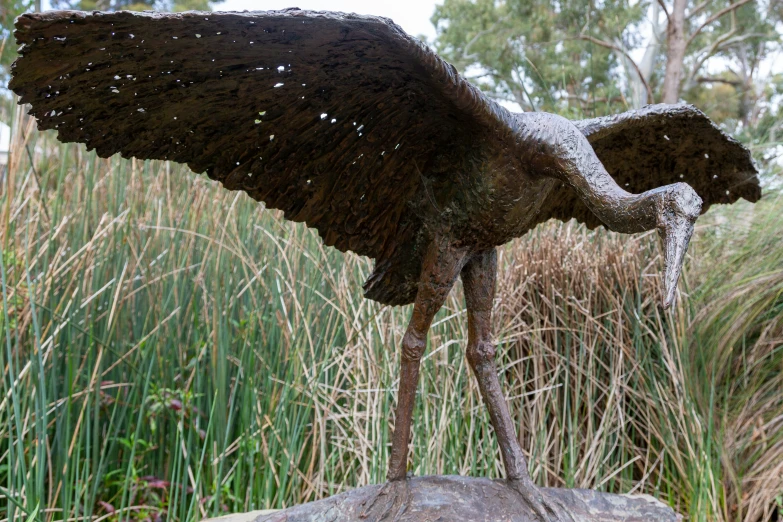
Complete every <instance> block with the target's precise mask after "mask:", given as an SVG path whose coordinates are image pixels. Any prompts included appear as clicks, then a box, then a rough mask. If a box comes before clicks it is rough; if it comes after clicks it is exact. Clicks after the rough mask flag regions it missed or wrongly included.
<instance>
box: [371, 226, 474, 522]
mask: <svg viewBox="0 0 783 522" xmlns="http://www.w3.org/2000/svg"><path fill="white" fill-rule="evenodd" d="M465 257H466V252H465V250H464V249H460V248H456V247H454V246H453V245H451V244H449V241H448V238H436V240H435V241H433V242H432V244H431V245H430V246H429V248H428V250H427V253H426V255H425V257H424V260H423V262H422V272H421V278H420V280H419V291H418V293H417V294H416V301H415V304H414V305H413V314H412V315H411V319H410V322H409V323H408V329H407V330H406V332H405V335H404V337H403V339H402V352H401V355H400V386H399V390H398V391H397V408H396V410H395V421H394V433H393V435H392V449H391V457H390V459H389V470H388V473H387V475H386V478H387V480H388V481H389V482H388V483H387V484H385V485H384V486H383V487H382V488H381V489H380V490H379V491H378V494H377V495H376V496H375V497H374V498H373V499H372V501H371V502H370V503H369V504H368V506H367V507H366V509H365V511H364V512H363V513H362V516H363V517H365V518H368V519H370V520H384V519H386V518H388V517H389V516H391V513H392V512H399V510H400V509H404V507H405V504H406V503H407V498H408V489H407V488H408V485H407V483H406V481H405V478H406V471H407V463H408V440H409V438H410V432H411V417H412V416H413V406H414V400H415V398H416V388H417V387H418V383H419V366H420V362H421V358H422V356H423V355H424V349H425V347H426V344H427V332H428V331H429V329H430V325H431V324H432V319H433V318H434V317H435V314H436V313H437V312H438V310H440V308H441V306H443V303H444V301H445V300H446V297H447V296H448V294H449V291H450V290H451V288H452V287H453V286H454V281H455V280H456V279H457V276H459V273H460V270H461V269H462V266H463V265H464V262H465ZM381 503H382V504H383V505H381Z"/></svg>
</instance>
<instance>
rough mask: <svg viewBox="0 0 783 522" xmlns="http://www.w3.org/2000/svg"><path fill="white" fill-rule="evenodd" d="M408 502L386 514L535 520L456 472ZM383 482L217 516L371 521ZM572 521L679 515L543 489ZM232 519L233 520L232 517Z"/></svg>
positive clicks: (265, 521)
mask: <svg viewBox="0 0 783 522" xmlns="http://www.w3.org/2000/svg"><path fill="white" fill-rule="evenodd" d="M409 486H410V495H409V497H408V501H407V502H405V503H404V504H401V505H399V506H396V507H395V512H393V513H392V512H390V513H388V516H387V517H385V518H388V520H390V521H391V520H393V521H395V522H434V521H439V522H451V521H453V522H472V521H476V522H538V520H537V518H536V517H535V515H534V514H533V513H532V512H531V510H530V508H529V507H528V506H527V504H525V503H524V502H523V501H522V500H521V498H520V496H519V495H518V494H517V493H516V492H515V491H514V490H512V489H510V488H509V487H508V486H506V484H505V482H504V481H502V480H489V479H486V478H470V477H459V476H430V477H417V478H413V479H411V480H410V481H409ZM381 487H382V485H377V484H376V485H372V486H366V487H363V488H359V489H354V490H351V491H347V492H345V493H341V494H339V495H335V496H333V497H330V498H327V499H324V500H319V501H317V502H310V503H308V504H302V505H299V506H294V507H292V508H289V509H285V510H281V511H276V512H274V513H268V512H267V513H263V512H253V513H245V514H242V515H233V516H229V517H221V518H220V519H212V520H220V521H221V522H240V521H242V522H251V521H253V522H369V521H368V519H367V518H362V516H361V515H362V513H363V512H364V511H365V508H366V506H367V505H369V503H371V502H372V500H373V499H374V498H375V496H376V494H377V492H378V490H379V489H380V488H381ZM545 491H546V493H547V494H548V495H551V496H552V497H554V498H557V499H558V500H559V501H560V502H561V503H562V505H563V506H564V507H565V508H566V509H568V510H569V511H570V512H571V515H572V517H573V518H574V521H575V522H588V521H589V522H620V521H622V522H677V521H680V520H682V517H680V516H679V515H677V514H676V513H675V512H674V510H672V508H670V507H669V506H667V505H666V504H664V503H662V502H660V501H658V500H656V499H654V498H653V497H650V496H648V495H614V494H610V493H600V492H597V491H593V490H589V489H555V488H548V489H545ZM232 517H236V518H232Z"/></svg>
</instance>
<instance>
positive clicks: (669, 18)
mask: <svg viewBox="0 0 783 522" xmlns="http://www.w3.org/2000/svg"><path fill="white" fill-rule="evenodd" d="M658 5H660V6H661V9H663V14H665V15H666V22H667V23H672V19H671V17H670V16H669V10H668V9H666V4H664V3H663V0H658Z"/></svg>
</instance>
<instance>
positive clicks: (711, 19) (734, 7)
mask: <svg viewBox="0 0 783 522" xmlns="http://www.w3.org/2000/svg"><path fill="white" fill-rule="evenodd" d="M750 1H751V0H739V1H738V2H735V3H733V4H731V5H730V6H728V7H725V8H723V9H721V10H720V11H718V12H717V13H715V14H714V15H712V16H710V17H709V18H707V20H705V21H704V23H703V24H701V25H700V26H699V27H698V28H697V29H696V30H695V31H694V32H693V34H691V36H690V38H688V41H687V42H686V44H685V47H686V48H687V47H688V46H689V45H690V44H691V42H692V41H693V39H694V38H696V37H697V36H698V35H699V33H701V32H702V31H703V30H704V28H705V27H707V26H708V25H710V24H711V23H712V22H714V21H715V20H717V19H718V18H720V17H721V16H723V15H725V14H726V13H730V12H732V11H736V10H737V9H739V8H740V7H742V6H743V5H745V4H747V3H748V2H750Z"/></svg>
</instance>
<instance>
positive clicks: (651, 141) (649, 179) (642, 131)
mask: <svg viewBox="0 0 783 522" xmlns="http://www.w3.org/2000/svg"><path fill="white" fill-rule="evenodd" d="M574 125H576V126H577V127H578V128H579V130H581V131H582V133H583V134H584V135H585V136H586V137H587V139H588V141H589V142H590V144H591V145H592V146H593V150H595V153H596V154H597V155H598V158H599V159H600V160H601V163H603V165H604V167H605V168H606V170H607V171H608V172H609V173H610V174H611V175H612V177H613V178H614V179H615V181H616V182H617V183H618V185H620V186H621V187H623V188H624V189H625V190H627V191H628V192H632V193H635V194H638V193H640V192H644V191H646V190H650V189H653V188H656V187H660V186H663V185H668V184H670V183H676V182H678V181H683V182H685V183H687V184H689V185H690V186H691V187H693V189H694V190H695V191H696V192H697V193H698V194H699V196H701V198H702V200H703V201H704V204H703V206H702V213H704V212H706V211H707V209H708V208H709V207H710V206H711V205H713V204H715V203H734V202H735V201H737V200H738V199H740V198H744V199H746V200H748V201H751V202H755V201H758V199H759V198H760V197H761V187H760V185H759V179H758V176H757V174H758V172H757V170H756V167H755V166H754V165H753V160H752V158H751V156H750V151H748V149H747V148H745V147H744V146H743V145H742V144H741V143H739V142H738V141H737V140H735V139H734V138H732V137H731V136H728V135H727V134H725V133H724V132H723V131H721V130H720V128H718V127H717V126H716V125H715V124H714V123H713V122H712V121H711V120H710V119H709V118H708V117H707V116H706V115H705V114H704V113H703V112H701V111H700V110H698V109H697V108H695V107H693V106H692V105H667V104H658V105H647V106H645V107H644V108H642V109H638V110H633V111H628V112H624V113H622V114H617V115H614V116H605V117H602V118H593V119H589V120H580V121H575V122H574ZM549 201H551V203H550V205H549V208H548V210H547V211H546V212H542V216H541V220H540V221H541V222H543V221H546V220H548V219H550V218H557V219H560V220H562V221H568V220H569V219H571V218H575V219H576V220H578V221H580V222H582V223H584V224H585V225H587V226H588V227H589V228H595V227H597V226H598V225H601V224H602V223H601V221H600V220H599V219H598V218H597V217H596V215H595V214H593V213H592V212H591V211H590V210H589V209H588V208H587V205H585V204H584V203H583V202H582V200H581V199H579V197H578V196H577V194H576V192H575V191H574V190H572V189H571V188H570V187H568V186H566V185H563V186H561V187H560V188H559V189H556V190H555V191H554V192H553V193H552V194H551V195H550V197H549Z"/></svg>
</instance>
